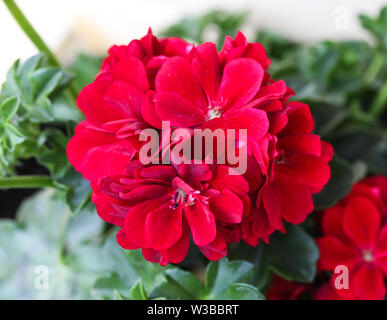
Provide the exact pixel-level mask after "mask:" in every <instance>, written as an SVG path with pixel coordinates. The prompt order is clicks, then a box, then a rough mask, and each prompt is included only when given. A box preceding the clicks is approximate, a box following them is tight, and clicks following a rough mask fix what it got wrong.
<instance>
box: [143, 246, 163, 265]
mask: <svg viewBox="0 0 387 320" xmlns="http://www.w3.org/2000/svg"><path fill="white" fill-rule="evenodd" d="M142 255H143V256H144V258H145V259H146V260H148V261H149V262H153V263H160V264H161V263H162V257H161V254H160V252H159V251H158V250H154V249H150V248H143V249H142Z"/></svg>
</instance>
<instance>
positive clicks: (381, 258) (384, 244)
mask: <svg viewBox="0 0 387 320" xmlns="http://www.w3.org/2000/svg"><path fill="white" fill-rule="evenodd" d="M374 254H375V259H376V263H377V265H378V266H379V267H380V268H382V269H383V271H384V274H385V276H387V225H385V226H384V227H383V228H382V230H381V231H380V233H379V236H378V240H377V243H376V248H375V253H374Z"/></svg>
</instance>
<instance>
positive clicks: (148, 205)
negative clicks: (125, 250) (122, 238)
mask: <svg viewBox="0 0 387 320" xmlns="http://www.w3.org/2000/svg"><path fill="white" fill-rule="evenodd" d="M161 203H162V202H161V200H159V199H157V200H148V201H145V202H142V203H140V204H138V205H136V206H135V207H133V208H132V209H131V210H130V211H129V212H128V214H127V215H126V218H125V225H124V228H123V230H124V232H125V235H126V239H127V240H128V241H129V242H130V243H132V244H133V245H136V246H138V247H139V248H147V247H149V245H148V241H147V238H146V236H145V221H146V218H147V215H148V214H149V212H151V211H152V210H154V209H155V208H157V207H159V206H160V205H161Z"/></svg>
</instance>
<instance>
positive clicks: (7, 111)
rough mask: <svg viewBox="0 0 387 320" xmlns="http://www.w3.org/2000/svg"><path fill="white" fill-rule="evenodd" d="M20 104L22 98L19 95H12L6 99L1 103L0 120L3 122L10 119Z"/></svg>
mask: <svg viewBox="0 0 387 320" xmlns="http://www.w3.org/2000/svg"><path fill="white" fill-rule="evenodd" d="M19 106H20V98H19V97H18V96H12V97H9V98H7V99H4V101H3V102H2V103H1V105H0V120H1V121H2V122H7V121H9V120H10V119H11V118H12V117H13V116H14V115H15V113H16V111H17V109H18V108H19Z"/></svg>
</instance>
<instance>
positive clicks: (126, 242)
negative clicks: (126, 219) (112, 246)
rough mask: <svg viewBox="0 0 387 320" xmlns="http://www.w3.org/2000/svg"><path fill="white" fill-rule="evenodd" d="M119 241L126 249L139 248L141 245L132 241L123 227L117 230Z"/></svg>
mask: <svg viewBox="0 0 387 320" xmlns="http://www.w3.org/2000/svg"><path fill="white" fill-rule="evenodd" d="M116 239H117V243H118V244H119V245H120V246H121V247H122V248H124V249H126V250H133V249H138V248H139V247H138V246H136V245H134V244H133V243H131V242H130V241H129V240H128V238H127V237H126V234H125V232H124V230H123V229H121V230H120V231H118V232H117V234H116Z"/></svg>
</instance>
